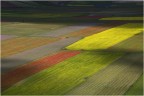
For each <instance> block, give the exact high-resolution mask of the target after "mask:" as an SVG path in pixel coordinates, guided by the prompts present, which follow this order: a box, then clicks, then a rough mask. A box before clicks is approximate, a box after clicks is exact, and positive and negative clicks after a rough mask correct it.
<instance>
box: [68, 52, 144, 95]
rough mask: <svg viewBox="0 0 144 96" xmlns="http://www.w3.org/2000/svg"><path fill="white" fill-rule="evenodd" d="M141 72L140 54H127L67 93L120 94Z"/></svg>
mask: <svg viewBox="0 0 144 96" xmlns="http://www.w3.org/2000/svg"><path fill="white" fill-rule="evenodd" d="M128 60H130V61H131V62H130V61H128ZM137 61H140V62H137ZM135 62H136V63H135ZM141 74H142V54H139V53H134V54H133V53H132V54H128V55H126V56H124V57H122V58H121V59H119V60H117V61H115V62H113V63H112V64H110V65H109V66H108V67H106V68H105V69H103V70H101V71H99V72H98V73H96V74H95V75H93V76H91V77H90V78H88V79H87V80H86V81H85V82H84V83H82V84H81V85H79V86H77V87H75V88H74V89H72V90H71V91H70V92H68V93H67V94H69V95H122V94H124V93H125V92H126V91H127V90H128V89H129V87H130V86H131V85H132V84H133V83H134V82H135V81H136V80H137V79H138V78H139V76H140V75H141Z"/></svg>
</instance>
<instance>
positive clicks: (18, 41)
mask: <svg viewBox="0 0 144 96" xmlns="http://www.w3.org/2000/svg"><path fill="white" fill-rule="evenodd" d="M56 40H59V39H58V38H43V37H19V38H12V39H8V40H4V41H2V42H1V56H2V57H7V56H10V55H13V54H17V53H19V52H23V51H25V50H28V49H32V48H35V47H39V46H42V45H45V44H48V43H51V42H54V41H56Z"/></svg>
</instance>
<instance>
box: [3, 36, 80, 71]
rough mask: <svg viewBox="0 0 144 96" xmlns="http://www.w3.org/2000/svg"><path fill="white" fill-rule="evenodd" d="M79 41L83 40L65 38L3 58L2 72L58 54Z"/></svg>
mask: <svg viewBox="0 0 144 96" xmlns="http://www.w3.org/2000/svg"><path fill="white" fill-rule="evenodd" d="M79 39H81V38H78V37H76V38H74V37H73V38H64V39H61V40H58V41H56V42H53V43H48V44H46V45H43V46H39V47H36V48H33V49H29V50H25V51H23V52H20V53H17V54H13V55H11V56H8V57H3V58H2V60H1V62H2V64H1V66H2V70H1V72H2V73H5V72H8V71H10V70H12V69H14V68H15V67H18V66H21V65H23V64H26V63H29V62H32V61H34V60H36V59H39V58H41V57H43V56H48V55H52V54H54V53H57V52H59V51H61V50H62V49H63V48H64V47H66V46H68V45H70V44H72V43H74V42H76V41H78V40H79Z"/></svg>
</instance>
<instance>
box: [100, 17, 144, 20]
mask: <svg viewBox="0 0 144 96" xmlns="http://www.w3.org/2000/svg"><path fill="white" fill-rule="evenodd" d="M99 20H143V17H108V18H101V19H99Z"/></svg>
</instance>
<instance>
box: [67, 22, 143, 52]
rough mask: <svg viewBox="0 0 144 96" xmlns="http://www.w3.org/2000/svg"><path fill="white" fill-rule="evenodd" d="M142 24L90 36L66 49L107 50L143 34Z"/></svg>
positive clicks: (133, 24) (127, 25)
mask: <svg viewBox="0 0 144 96" xmlns="http://www.w3.org/2000/svg"><path fill="white" fill-rule="evenodd" d="M142 30H143V27H142V23H128V24H124V25H121V26H118V27H114V28H111V29H108V30H105V31H102V32H100V33H98V34H94V35H92V36H88V37H86V38H84V39H82V40H79V41H78V42H76V43H74V44H72V45H70V46H68V47H66V48H67V49H70V50H96V49H106V48H108V47H111V46H113V45H115V44H117V43H119V42H121V41H124V40H126V39H128V38H130V37H132V36H134V35H135V34H138V33H140V32H142Z"/></svg>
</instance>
